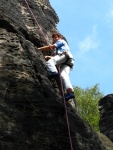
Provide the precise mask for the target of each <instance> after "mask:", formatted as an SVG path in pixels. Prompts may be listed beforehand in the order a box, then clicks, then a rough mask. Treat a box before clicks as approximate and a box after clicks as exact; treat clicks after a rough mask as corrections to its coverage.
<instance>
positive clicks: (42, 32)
mask: <svg viewBox="0 0 113 150" xmlns="http://www.w3.org/2000/svg"><path fill="white" fill-rule="evenodd" d="M25 3H26V5H27V7H28V9H29V11H30V13H31V15H32V16H33V18H34V20H35V22H36V24H37V26H38V28H39V30H40V32H41V34H42V35H43V37H44V39H45V40H46V43H47V44H48V46H49V47H50V49H52V48H51V46H50V43H49V42H48V40H47V38H46V36H45V34H44V32H43V30H42V28H41V27H40V25H39V23H38V21H37V19H36V17H35V15H34V14H33V12H32V10H31V8H30V6H29V4H28V2H27V0H25ZM58 71H59V75H60V67H58ZM60 84H61V90H62V97H63V101H64V106H65V112H66V121H67V127H68V134H69V139H70V146H71V150H73V145H72V138H71V133H70V125H69V119H68V112H67V108H66V101H65V96H64V89H63V84H62V79H61V75H60Z"/></svg>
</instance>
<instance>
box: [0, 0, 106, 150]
mask: <svg viewBox="0 0 113 150" xmlns="http://www.w3.org/2000/svg"><path fill="white" fill-rule="evenodd" d="M27 1H28V3H29V5H30V8H31V9H32V11H33V12H34V14H35V15H36V17H37V19H38V21H39V23H40V26H41V28H42V29H43V31H44V33H46V35H47V37H48V39H49V41H50V42H51V40H50V37H51V33H52V31H54V30H57V28H56V24H57V23H58V17H57V15H56V13H55V12H54V10H53V9H52V7H51V6H50V3H49V1H48V0H32V1H31V0H27ZM44 44H46V42H45V40H44V38H43V36H42V34H41V33H40V31H39V28H38V27H37V25H36V23H35V21H34V19H33V18H32V16H31V14H30V12H29V10H28V9H27V7H26V3H25V2H24V0H0V85H1V86H0V150H15V149H16V150H20V149H21V150H69V149H71V148H70V142H69V141H70V140H69V135H68V128H67V123H66V114H65V109H64V104H63V100H62V97H61V93H60V92H59V90H58V88H57V89H55V88H53V87H52V84H51V82H50V81H49V79H48V78H47V71H46V68H45V60H44V57H43V54H42V53H41V52H40V51H38V49H37V47H40V46H42V45H44ZM68 106H69V104H68ZM67 112H68V116H69V124H70V132H71V137H72V144H73V149H74V150H104V149H105V148H104V146H103V145H102V143H101V142H100V140H99V138H98V136H97V134H96V133H95V132H94V131H93V130H92V129H91V128H90V127H89V126H88V125H87V124H86V123H85V122H84V121H83V120H82V119H81V118H80V116H79V115H78V114H77V113H76V114H75V112H73V111H71V110H70V109H68V108H67Z"/></svg>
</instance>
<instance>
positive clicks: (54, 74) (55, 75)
mask: <svg viewBox="0 0 113 150" xmlns="http://www.w3.org/2000/svg"><path fill="white" fill-rule="evenodd" d="M58 75H59V74H58V72H51V73H50V75H49V76H48V78H49V79H52V78H54V77H58Z"/></svg>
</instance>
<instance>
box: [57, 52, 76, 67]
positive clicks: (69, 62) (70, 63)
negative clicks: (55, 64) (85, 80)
mask: <svg viewBox="0 0 113 150" xmlns="http://www.w3.org/2000/svg"><path fill="white" fill-rule="evenodd" d="M63 54H64V55H65V56H66V57H67V60H66V61H65V62H64V63H63V64H65V65H67V66H69V67H70V68H73V65H74V59H73V58H72V57H71V56H70V55H69V53H68V52H67V51H64V52H62V53H59V54H58V55H59V56H62V55H63Z"/></svg>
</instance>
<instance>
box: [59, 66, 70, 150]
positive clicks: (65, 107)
mask: <svg viewBox="0 0 113 150" xmlns="http://www.w3.org/2000/svg"><path fill="white" fill-rule="evenodd" d="M58 71H59V75H60V67H59V66H58ZM60 84H61V90H62V97H63V101H64V106H65V112H66V121H67V126H68V134H69V140H70V146H71V150H73V144H72V138H71V132H70V124H69V119H68V112H67V108H66V101H65V96H64V88H63V84H62V79H61V75H60Z"/></svg>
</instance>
